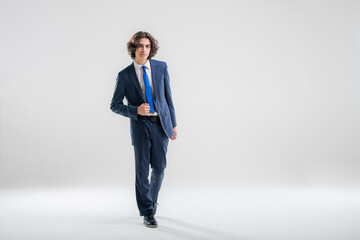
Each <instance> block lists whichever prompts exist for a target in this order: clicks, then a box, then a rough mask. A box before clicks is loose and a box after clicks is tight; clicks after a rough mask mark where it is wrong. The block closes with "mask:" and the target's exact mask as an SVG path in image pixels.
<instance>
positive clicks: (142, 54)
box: [135, 38, 151, 60]
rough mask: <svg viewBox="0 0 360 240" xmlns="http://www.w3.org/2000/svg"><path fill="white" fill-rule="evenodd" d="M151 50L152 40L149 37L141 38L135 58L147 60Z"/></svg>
mask: <svg viewBox="0 0 360 240" xmlns="http://www.w3.org/2000/svg"><path fill="white" fill-rule="evenodd" d="M150 50H151V45H150V40H149V39H147V38H140V40H139V44H138V47H137V48H136V51H135V59H138V60H146V59H147V58H148V57H149V54H150Z"/></svg>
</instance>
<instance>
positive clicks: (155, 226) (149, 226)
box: [144, 224, 158, 228]
mask: <svg viewBox="0 0 360 240" xmlns="http://www.w3.org/2000/svg"><path fill="white" fill-rule="evenodd" d="M144 225H145V226H146V227H148V228H157V227H158V225H147V224H144Z"/></svg>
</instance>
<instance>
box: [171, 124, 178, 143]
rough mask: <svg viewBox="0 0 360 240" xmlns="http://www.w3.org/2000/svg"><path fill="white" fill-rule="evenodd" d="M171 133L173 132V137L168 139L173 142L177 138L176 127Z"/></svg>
mask: <svg viewBox="0 0 360 240" xmlns="http://www.w3.org/2000/svg"><path fill="white" fill-rule="evenodd" d="M173 131H174V136H173V137H172V138H170V139H171V140H175V139H176V137H177V130H176V127H174V128H173Z"/></svg>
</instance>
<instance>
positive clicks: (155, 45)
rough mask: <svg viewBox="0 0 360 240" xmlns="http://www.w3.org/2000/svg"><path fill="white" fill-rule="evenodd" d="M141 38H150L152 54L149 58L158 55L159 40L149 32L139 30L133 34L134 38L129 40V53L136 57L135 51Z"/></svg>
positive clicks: (133, 57)
mask: <svg viewBox="0 0 360 240" xmlns="http://www.w3.org/2000/svg"><path fill="white" fill-rule="evenodd" d="M141 38H147V39H149V40H150V46H151V50H150V54H149V57H148V59H150V58H152V57H153V56H155V55H156V53H157V51H158V49H159V43H158V41H157V40H156V39H155V38H154V37H153V36H152V35H151V34H150V33H148V32H142V31H140V32H137V33H135V34H134V36H132V38H131V39H130V40H129V41H128V42H127V50H128V53H129V55H130V56H131V58H132V59H135V51H136V48H137V47H138V45H139V40H140V39H141Z"/></svg>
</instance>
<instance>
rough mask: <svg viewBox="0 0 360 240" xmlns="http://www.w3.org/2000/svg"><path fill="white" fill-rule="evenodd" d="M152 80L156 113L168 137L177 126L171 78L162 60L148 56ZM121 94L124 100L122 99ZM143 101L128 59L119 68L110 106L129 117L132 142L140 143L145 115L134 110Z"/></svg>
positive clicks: (143, 131)
mask: <svg viewBox="0 0 360 240" xmlns="http://www.w3.org/2000/svg"><path fill="white" fill-rule="evenodd" d="M150 67H151V73H152V83H153V88H154V89H153V90H154V96H153V97H154V98H155V104H156V109H157V111H158V113H159V117H160V122H161V126H162V128H163V130H164V132H165V134H166V135H167V137H168V138H171V137H172V136H173V135H174V131H173V128H174V127H176V125H177V124H176V118H175V109H174V104H173V101H172V97H171V90H170V79H169V73H168V70H167V65H166V63H165V62H162V61H157V60H153V59H150ZM124 97H125V98H126V100H127V104H126V105H125V104H124V103H123V100H124ZM143 103H146V100H145V96H144V94H143V92H142V90H141V87H140V83H139V80H138V77H137V75H136V72H135V67H134V64H133V63H131V64H130V65H129V66H128V67H126V68H125V69H124V70H122V71H121V72H119V74H118V76H117V79H116V86H115V92H114V96H113V98H112V101H111V105H110V109H111V110H112V111H113V112H115V113H118V114H120V115H123V116H125V117H128V118H130V132H131V140H132V141H131V142H132V144H133V145H139V144H141V142H142V139H143V136H144V134H145V118H144V117H143V116H141V115H138V114H137V108H138V106H140V105H141V104H143Z"/></svg>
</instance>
